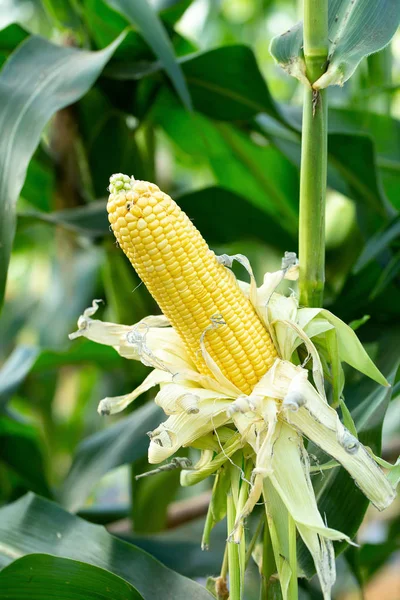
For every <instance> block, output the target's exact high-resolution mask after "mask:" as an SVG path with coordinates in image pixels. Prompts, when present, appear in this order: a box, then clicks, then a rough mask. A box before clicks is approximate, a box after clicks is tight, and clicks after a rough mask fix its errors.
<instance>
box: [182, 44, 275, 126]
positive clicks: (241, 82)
mask: <svg viewBox="0 0 400 600" xmlns="http://www.w3.org/2000/svg"><path fill="white" fill-rule="evenodd" d="M180 62H181V64H182V69H183V72H184V75H185V77H186V81H187V83H188V85H189V90H190V94H191V96H192V100H193V105H194V108H195V109H196V110H198V111H199V112H202V113H204V114H206V115H208V116H210V117H212V118H213V119H219V120H222V121H233V120H241V119H249V118H251V117H252V116H254V115H256V114H257V113H259V112H267V113H268V114H271V115H272V116H274V117H275V118H277V119H278V120H281V118H282V117H281V116H280V113H279V112H278V110H277V107H276V105H275V103H274V101H273V99H272V97H271V94H270V92H269V89H268V87H267V84H266V83H265V80H264V78H263V76H262V75H261V72H260V70H259V68H258V65H257V62H256V59H255V56H254V53H253V51H252V50H251V49H250V48H248V47H247V46H239V45H238V46H225V47H222V48H215V49H213V50H208V51H207V52H202V53H200V54H197V55H195V56H189V57H185V58H183V59H181V60H180Z"/></svg>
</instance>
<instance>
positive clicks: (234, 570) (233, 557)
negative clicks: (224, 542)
mask: <svg viewBox="0 0 400 600" xmlns="http://www.w3.org/2000/svg"><path fill="white" fill-rule="evenodd" d="M226 507H227V521H228V523H227V525H228V535H229V534H230V532H231V531H232V530H233V528H234V525H235V520H236V507H235V502H234V499H233V495H232V490H229V492H228V496H227V504H226ZM239 549H240V548H239V544H235V543H233V542H228V571H229V600H241V593H240V592H241V590H240V588H241V586H240V559H239Z"/></svg>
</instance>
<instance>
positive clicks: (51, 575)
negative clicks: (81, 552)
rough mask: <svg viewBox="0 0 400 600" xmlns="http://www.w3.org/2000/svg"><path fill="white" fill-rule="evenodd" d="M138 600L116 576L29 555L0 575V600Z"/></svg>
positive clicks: (71, 562)
mask: <svg viewBox="0 0 400 600" xmlns="http://www.w3.org/2000/svg"><path fill="white" fill-rule="evenodd" d="M27 598H29V600H52V599H53V598H57V600H141V599H142V598H143V596H141V595H140V594H139V592H138V591H137V590H136V589H135V588H134V587H133V586H132V585H131V584H130V583H128V582H127V581H124V580H123V579H121V577H118V576H117V575H114V574H113V573H110V572H109V571H106V570H105V569H100V568H99V567H94V566H93V565H89V564H86V563H84V562H78V561H76V560H71V559H69V558H58V557H56V556H50V555H48V554H30V555H29V556H23V557H22V558H19V559H18V560H16V561H14V562H13V563H12V564H11V565H9V566H8V567H6V568H5V569H3V571H2V572H1V573H0V599H1V600H7V599H8V600H10V599H12V600H26V599H27Z"/></svg>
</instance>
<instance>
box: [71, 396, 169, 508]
mask: <svg viewBox="0 0 400 600" xmlns="http://www.w3.org/2000/svg"><path fill="white" fill-rule="evenodd" d="M162 417H163V412H162V411H161V409H160V408H159V407H158V406H157V405H156V404H155V403H154V402H149V403H147V404H145V405H144V406H142V407H141V408H139V409H137V410H135V411H134V412H133V413H132V414H131V415H129V416H128V417H125V418H123V419H121V420H120V421H118V422H117V423H115V424H114V425H112V426H110V427H107V428H106V429H104V430H103V431H100V432H98V433H95V434H94V435H92V436H90V437H89V438H87V439H85V440H83V442H82V443H81V444H80V445H79V446H78V449H77V452H76V455H75V457H74V461H73V463H72V467H71V469H70V471H69V473H68V475H67V477H66V479H65V480H64V483H63V487H62V489H61V492H60V498H61V503H62V505H63V506H65V507H66V508H68V509H69V510H71V511H76V510H78V509H79V508H81V506H82V505H83V504H84V501H85V500H86V498H87V496H88V495H89V493H90V492H91V490H92V488H93V486H94V485H95V483H97V482H98V481H99V479H100V478H101V477H102V476H103V475H105V474H106V473H108V471H111V470H112V469H115V468H116V467H119V466H120V465H123V464H127V463H131V462H133V461H134V460H137V459H138V458H141V457H142V456H146V455H147V448H148V445H149V441H148V438H147V436H146V432H147V431H151V430H152V429H155V428H156V426H157V425H159V423H160V421H162ZM99 419H100V417H99Z"/></svg>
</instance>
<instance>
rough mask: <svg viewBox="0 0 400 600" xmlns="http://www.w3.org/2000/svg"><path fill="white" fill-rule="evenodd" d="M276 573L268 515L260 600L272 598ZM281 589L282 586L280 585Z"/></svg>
mask: <svg viewBox="0 0 400 600" xmlns="http://www.w3.org/2000/svg"><path fill="white" fill-rule="evenodd" d="M275 572H276V566H275V558H274V551H273V548H272V541H271V535H270V532H269V527H268V520H267V515H264V533H263V552H262V561H261V587H260V600H269V599H270V597H271V584H272V582H271V575H273V574H274V573H275ZM278 587H279V589H280V585H278Z"/></svg>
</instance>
